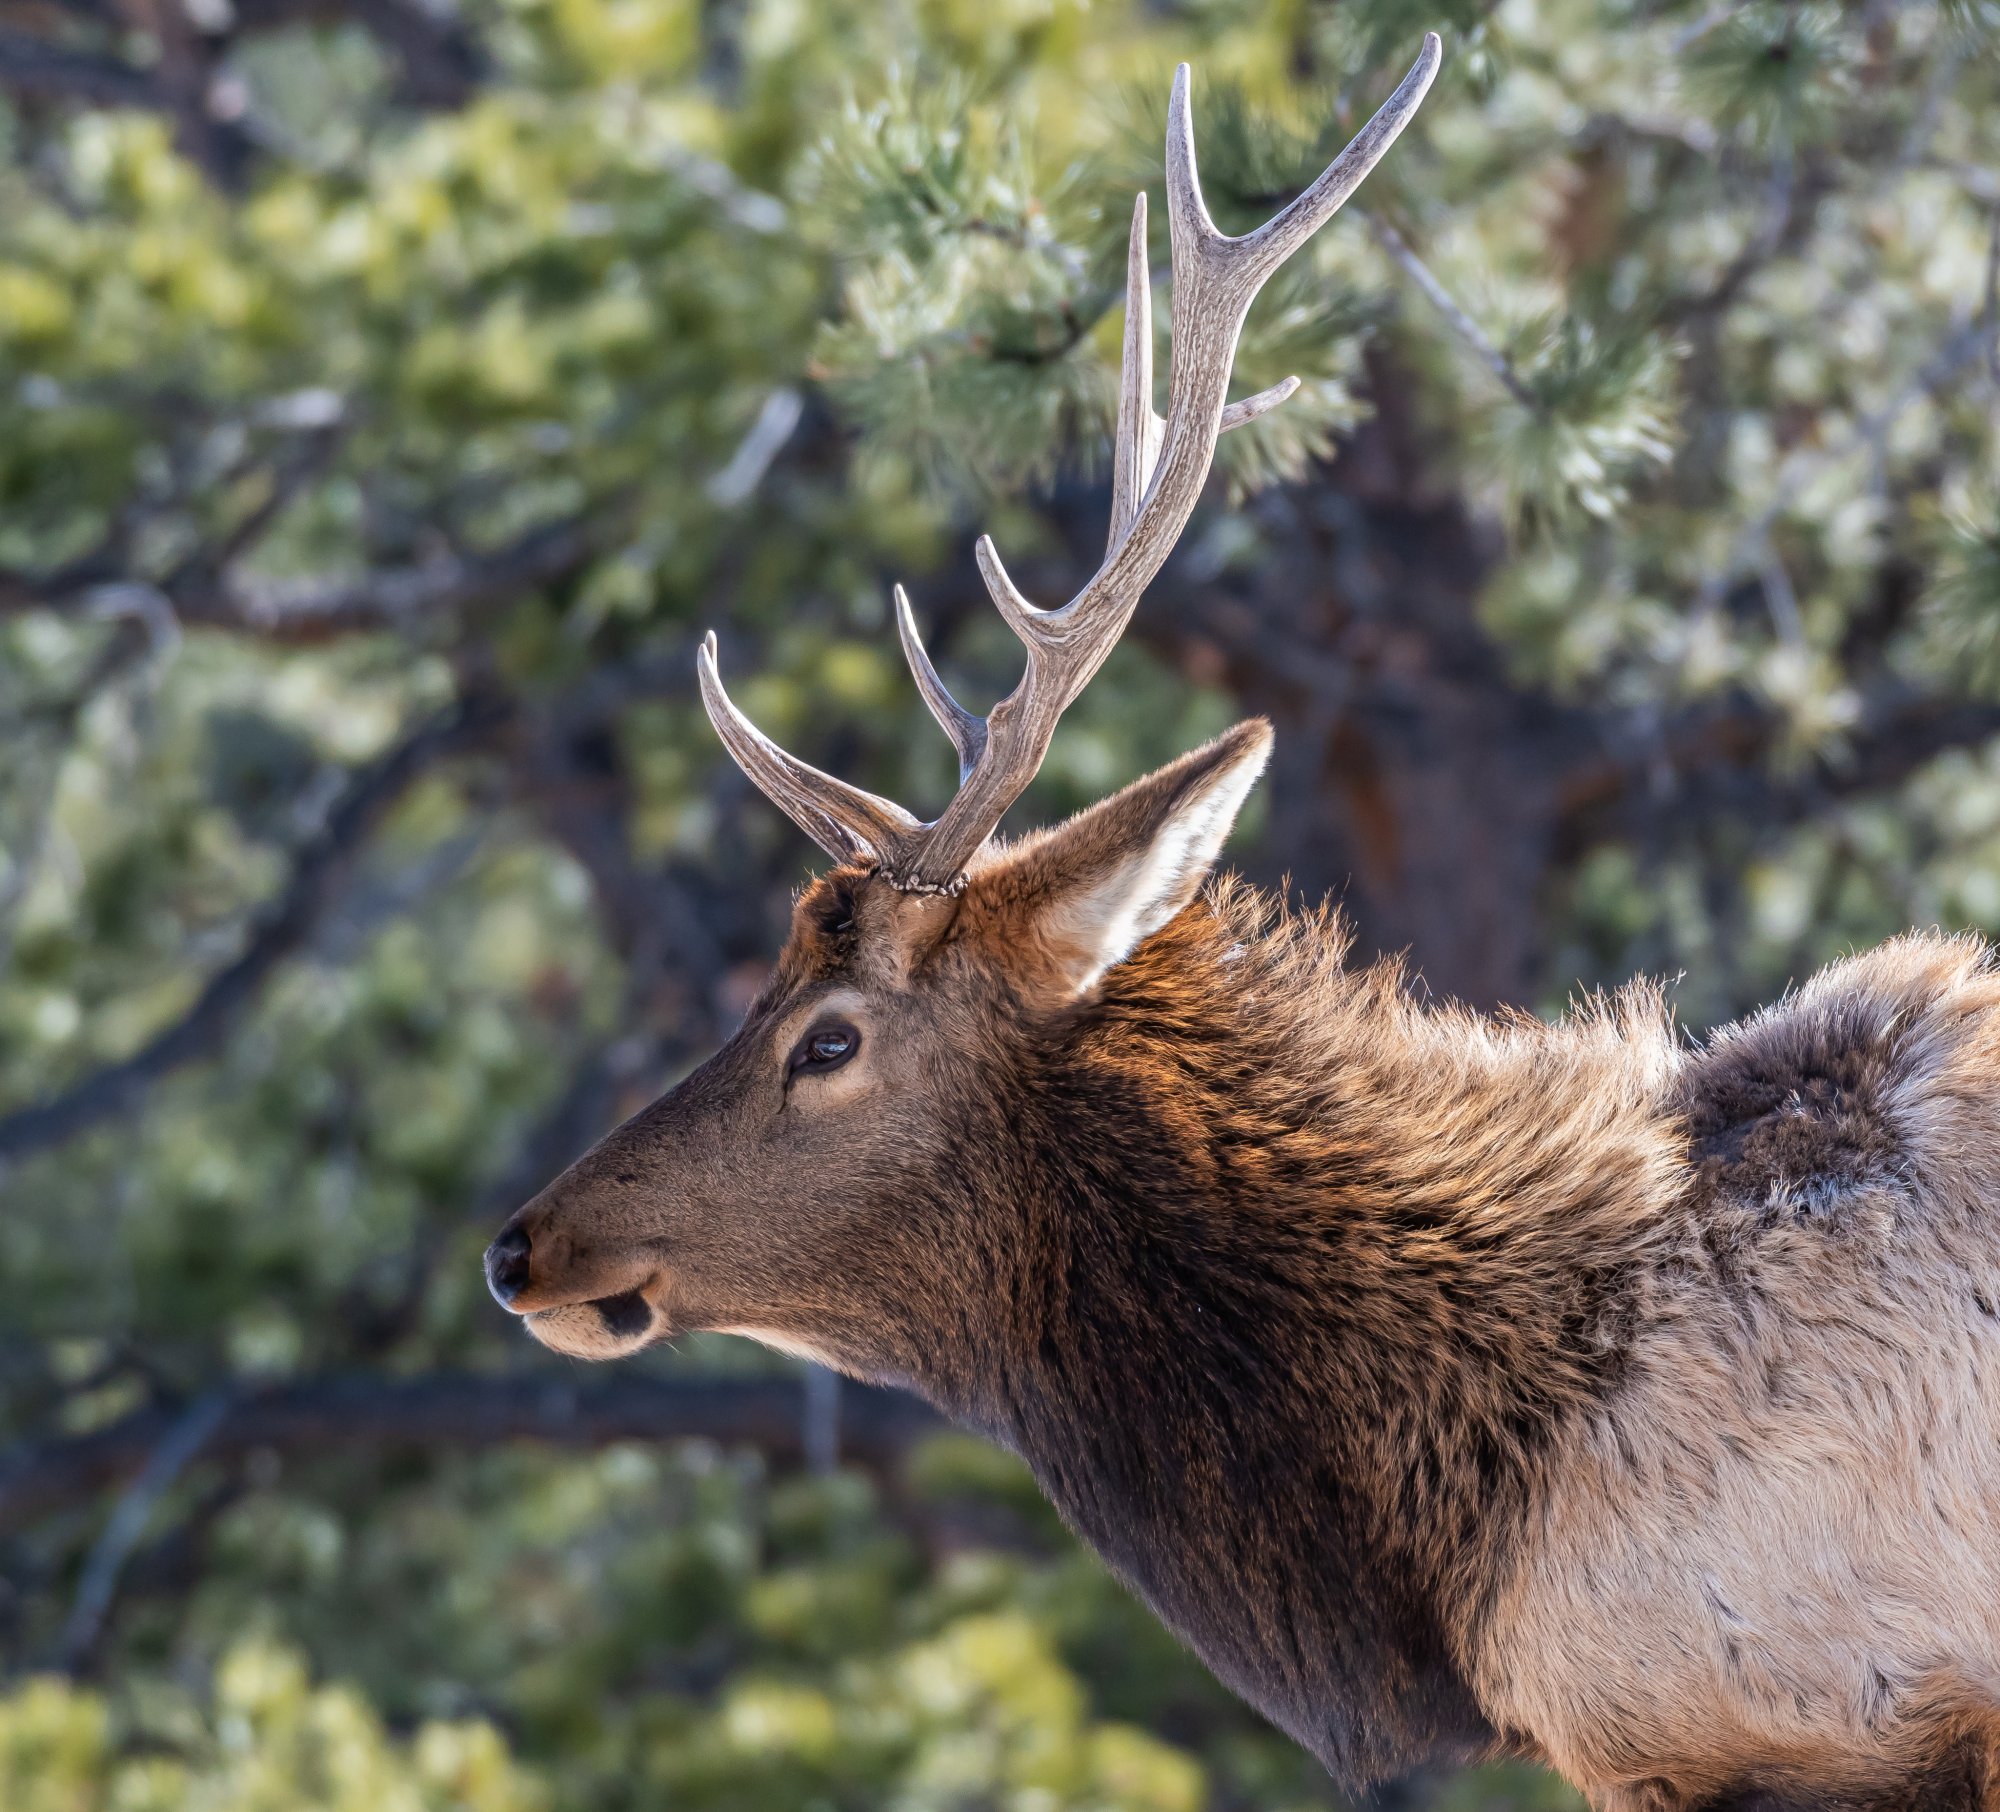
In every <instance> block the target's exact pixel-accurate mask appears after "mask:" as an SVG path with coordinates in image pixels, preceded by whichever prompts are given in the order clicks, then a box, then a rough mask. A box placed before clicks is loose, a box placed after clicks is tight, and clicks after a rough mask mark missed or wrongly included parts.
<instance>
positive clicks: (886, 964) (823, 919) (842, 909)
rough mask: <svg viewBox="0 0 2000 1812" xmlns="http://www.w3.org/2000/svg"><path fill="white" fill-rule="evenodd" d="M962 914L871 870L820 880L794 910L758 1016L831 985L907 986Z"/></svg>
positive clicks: (851, 869) (842, 871)
mask: <svg viewBox="0 0 2000 1812" xmlns="http://www.w3.org/2000/svg"><path fill="white" fill-rule="evenodd" d="M957 910H958V902H957V901H956V900H953V899H949V898H944V897H941V896H938V895H932V894H913V893H900V892H898V891H897V890H896V889H895V888H894V887H891V886H890V885H889V884H888V883H887V882H886V881H884V880H883V879H882V878H881V876H880V875H878V874H877V873H875V871H874V870H873V869H871V868H866V867H860V866H853V865H850V866H848V867H845V868H837V869H835V870H834V871H833V872H832V873H831V874H825V875H821V876H820V877H819V878H818V879H817V880H816V881H814V882H813V883H812V885H811V886H809V887H808V888H806V890H805V891H804V892H803V893H801V894H800V895H799V898H798V902H797V904H796V905H794V906H793V908H792V931H791V936H790V937H789V938H787V939H786V940H785V948H784V949H783V951H782V952H780V954H779V957H778V961H777V965H776V967H775V968H774V969H773V971H772V974H771V980H770V982H769V984H768V985H767V986H766V987H765V989H764V991H763V993H762V994H761V995H760V996H759V997H758V1002H757V1007H756V1008H754V1009H753V1014H754V1013H755V1012H757V1011H760V1010H769V1009H771V1008H774V1007H777V1006H778V1004H779V1003H780V1002H784V1001H788V1000H793V999H796V998H798V996H799V995H801V994H802V993H804V992H805V991H806V990H808V989H811V988H815V987H823V986H826V985H828V984H831V983H845V984H847V985H848V986H850V987H854V988H859V989H862V990H864V991H873V990H897V989H901V988H904V987H906V986H907V985H908V984H909V981H910V979H911V977H912V975H913V974H914V973H915V971H916V969H917V968H918V966H919V965H920V964H921V963H922V961H923V959H924V957H925V956H926V955H927V954H929V952H930V951H931V950H932V949H933V948H935V946H936V944H937V942H938V940H939V939H940V938H942V937H943V935H944V933H945V932H946V930H947V929H948V928H949V927H950V925H951V923H952V920H953V919H954V918H955V917H956V916H957Z"/></svg>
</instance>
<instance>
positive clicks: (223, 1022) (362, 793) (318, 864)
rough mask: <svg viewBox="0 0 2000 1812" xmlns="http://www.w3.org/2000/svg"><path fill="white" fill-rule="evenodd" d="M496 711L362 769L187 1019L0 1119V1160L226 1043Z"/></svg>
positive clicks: (422, 737)
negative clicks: (404, 800)
mask: <svg viewBox="0 0 2000 1812" xmlns="http://www.w3.org/2000/svg"><path fill="white" fill-rule="evenodd" d="M495 714H496V713H495V708H494V707H491V706H486V705H480V704H469V705H458V706H454V707H453V708H452V709H451V710H449V711H448V712H446V713H445V714H444V715H443V716H441V717H439V718H437V719H435V720H434V721H433V722H431V723H429V724H427V725H426V726H424V728H422V729H420V730H418V731H417V732H416V733H415V734H414V735H412V736H411V737H409V738H408V739H407V740H406V741H404V742H402V743H401V744H399V745H398V746H397V747H396V748H395V749H393V750H391V751H390V752H389V754H387V755H385V756H384V757H383V758H382V759H381V760H380V761H378V762H376V763H374V764H373V765H372V766H371V767H369V768H367V769H365V770H363V771H362V773H361V774H359V775H358V776H357V777H356V778H355V779H354V781H353V782H352V783H351V784H350V785H349V787H348V789H347V791H346V793H345V795H344V796H343V797H342V798H341V799H340V800H339V801H338V802H337V803H336V804H335V806H334V807H333V809H332V811H331V812H329V813H328V815H327V819H326V822H325V824H324V825H323V826H322V827H321V829H320V830H319V831H318V833H317V834H316V835H315V836H314V837H312V839H311V840H310V841H309V842H308V843H307V844H306V846H305V848H304V849H303V850H302V851H301V852H300V854H299V857H298V860H297V861H296V862H295V863H294V865H293V868H292V874H291V879H290V881H289V882H288V883H287V885H286V887H285V890H284V892H283V893H282V894H280V895H279V897H278V899H277V902H276V903H275V905H274V906H273V907H272V908H271V909H270V910H269V911H268V912H267V913H266V914H265V915H264V917H263V918H262V920H261V921H260V922H259V923H258V925H257V927H256V929H255V930H254V931H252V932H251V934H250V939H249V942H248V943H247V944H246V945H245V946H244V949H243V951H242V954H241V955H239V956H238V957H237V958H236V960H235V961H234V962H232V963H230V964H229V965H228V966H227V967H226V968H224V969H222V970H220V971H219V972H218V973H217V974H215V975H214V976H212V977H211V978H210V980H209V982H208V984H207V986H206V987H204V988H203V989H202V991H201V993H200V994H199V995H198V996H197V997H196V1000H195V1003H194V1005H193V1006H192V1007H190V1008H189V1009H188V1011H187V1012H186V1013H185V1014H184V1015H182V1017H181V1018H180V1019H178V1020H176V1021H175V1022H174V1024H172V1025H171V1026H169V1027H168V1028H167V1029H166V1030H165V1031H163V1032H160V1033H158V1034H157V1035H156V1036H154V1037H153V1038H152V1039H151V1040H149V1041H148V1042H147V1043H146V1044H145V1045H143V1046H141V1047H140V1049H139V1050H137V1051H135V1052H134V1053H133V1054H132V1055H131V1056H130V1057H126V1058H123V1059H121V1060H120V1061H119V1062H116V1063H110V1064H106V1065H105V1066H104V1067H103V1068H102V1069H98V1070H95V1071H93V1072H91V1073H90V1074H89V1075H87V1076H85V1077H84V1078H82V1080H80V1081H78V1082H76V1083H74V1084H72V1085H71V1086H70V1087H68V1088H66V1089H64V1090H63V1091H62V1092H61V1093H60V1094H57V1095H55V1096H52V1097H51V1098H49V1099H47V1100H44V1101H40V1102H37V1103H35V1104H34V1105H32V1106H29V1107H24V1108H19V1109H17V1110H16V1111H14V1112H13V1113H11V1114H7V1115H6V1116H4V1117H0V1159H17V1158H22V1157H25V1156H27V1155H28V1154H30V1153H31V1152H36V1151H40V1150H43V1149H45V1148H46V1147H48V1146H51V1145H55V1144H59V1143H61V1142H62V1141H63V1140H65V1139H68V1138H71V1137H73V1136H75V1135H76V1134H77V1133H79V1132H82V1131H83V1130H84V1129H85V1128H87V1127H90V1126H94V1125H96V1124H98V1123H99V1122H100V1121H103V1120H106V1119H109V1118H110V1117H111V1116H112V1115H114V1114H117V1113H119V1112H121V1111H122V1110H124V1109H125V1108H127V1107H129V1106H130V1105H131V1104H132V1103H133V1102H134V1101H135V1100H137V1098H138V1097H139V1095H140V1094H141V1093H142V1092H143V1091H144V1090H145V1089H146V1088H148V1087H149V1086H150V1085H151V1084H153V1083H154V1082H156V1081H158V1080H159V1078H160V1077H162V1076H164V1075H166V1074H167V1073H168V1072H169V1071H171V1070H174V1069H178V1068H179V1067H180V1066H181V1065H182V1064H184V1063H189V1062H192V1061H193V1060H195V1059H196V1058H199V1057H205V1056H208V1055H210V1054H211V1053H213V1052H214V1051H216V1050H218V1049H219V1048H220V1047H221V1045H222V1043H223V1041H224V1040H225V1039H226V1038H227V1037H228V1035H229V1033H230V1031H231V1030H232V1029H233V1028H234V1026H235V1025H236V1022H237V1021H238V1020H239V1019H240V1018H241V1017H242V1015H243V1014H244V1012H245V1011H246V1010H247V1009H248V1008H249V1006H250V1004H251V1003H252V1002H253V1001H254V1000H255V999H256V998H257V995H258V993H259V992H260V991H261V990H262V988H263V986H264V983H265V981H266V980H267V979H268V978H269V976H270V974H271V972H272V971H273V970H274V969H276V968H277V967H278V965H279V964H280V963H282V962H283V961H284V960H285V959H286V958H287V957H289V956H291V955H292V954H293V953H294V952H295V951H297V950H298V949H300V948H301V947H302V946H303V945H304V944H306V943H307V942H308V941H309V940H310V938H311V937H312V935H313V932H314V931H315V929H316V928H317V927H318V926H319V925H320V923H321V922H322V921H323V919H324V918H325V916H326V914H327V912H328V910H329V909H330V907H331V906H332V904H333V902H334V901H335V900H336V899H337V898H338V896H339V894H340V892H341V890H342V888H343V887H344V886H345V885H346V882H347V880H348V878H349V876H350V875H351V873H352V871H353V868H354V865H355V863H356V861H357V859H358V857H359V855H360V852H361V850H362V848H363V846H364V845H365V843H366V842H367V839H368V837H369V835H370V833H372V832H373V830H374V828H375V826H376V825H377V824H379V823H380V822H381V820H382V818H383V817H384V815H385V814H386V813H387V812H388V811H389V809H390V807H391V806H393V805H394V804H395V803H396V801H397V800H399V799H400V798H401V797H402V796H403V794H404V793H405V792H406V791H408V789H409V787H410V785H411V783H412V782H413V781H415V780H416V779H417V777H418V776H419V775H420V774H422V773H423V772H424V771H425V769H427V768H428V767H429V766H430V765H431V763H432V762H434V761H436V760H438V759H439V758H440V757H442V756H444V755H446V754H448V753H451V752H453V751H455V750H458V749H461V748H464V747H465V746H467V745H468V744H469V743H470V742H472V741H474V740H476V739H477V738H478V737H480V736H483V735H485V734H487V733H488V732H489V731H490V730H491V728H492V727H493V722H494V718H495Z"/></svg>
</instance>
